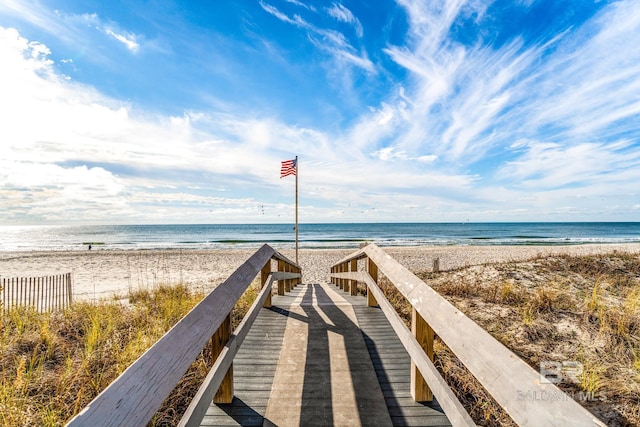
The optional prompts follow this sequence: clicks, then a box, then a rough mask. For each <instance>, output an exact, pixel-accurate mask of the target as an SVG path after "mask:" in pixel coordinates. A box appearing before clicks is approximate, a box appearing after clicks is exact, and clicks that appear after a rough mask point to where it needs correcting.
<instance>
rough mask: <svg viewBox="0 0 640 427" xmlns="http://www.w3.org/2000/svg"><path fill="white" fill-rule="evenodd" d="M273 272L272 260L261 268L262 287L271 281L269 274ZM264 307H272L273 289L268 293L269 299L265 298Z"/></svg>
mask: <svg viewBox="0 0 640 427" xmlns="http://www.w3.org/2000/svg"><path fill="white" fill-rule="evenodd" d="M270 274H271V261H268V262H267V263H266V264H265V265H264V267H262V270H260V288H261V289H262V288H264V287H265V286H266V285H267V283H269V275H270ZM263 307H265V308H271V290H269V293H268V295H267V299H265V300H264V305H263Z"/></svg>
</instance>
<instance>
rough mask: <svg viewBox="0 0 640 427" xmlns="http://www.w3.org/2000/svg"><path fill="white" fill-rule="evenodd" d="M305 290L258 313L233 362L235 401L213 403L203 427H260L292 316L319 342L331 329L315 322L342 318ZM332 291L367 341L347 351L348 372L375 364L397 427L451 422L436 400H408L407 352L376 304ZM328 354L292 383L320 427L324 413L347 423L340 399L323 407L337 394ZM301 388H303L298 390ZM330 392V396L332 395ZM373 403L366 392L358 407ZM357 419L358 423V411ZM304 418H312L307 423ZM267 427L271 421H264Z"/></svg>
mask: <svg viewBox="0 0 640 427" xmlns="http://www.w3.org/2000/svg"><path fill="white" fill-rule="evenodd" d="M316 286H317V285H316ZM329 286H330V285H329ZM308 289H309V288H307V287H306V285H302V286H298V287H297V288H296V289H294V290H293V291H292V292H290V293H287V295H285V296H274V297H273V301H272V304H273V307H272V308H271V309H262V310H261V313H260V315H259V317H258V319H257V320H256V323H255V324H254V326H253V328H252V329H251V331H250V332H249V335H248V336H247V338H246V339H245V341H244V343H243V344H242V347H241V348H240V350H239V352H238V354H237V356H236V358H235V360H234V385H235V398H234V400H233V402H232V403H231V404H227V405H216V404H212V405H211V406H210V408H209V410H208V411H207V414H206V416H205V418H204V419H203V421H202V424H201V425H202V426H220V425H225V426H227V425H229V426H238V425H243V426H249V425H263V423H264V417H265V414H266V413H267V407H268V402H269V397H270V392H271V391H272V388H273V387H274V385H273V381H274V376H275V373H276V369H277V366H278V359H279V357H281V354H280V351H281V347H282V343H283V340H284V337H285V327H286V324H287V319H288V317H289V316H293V318H294V319H298V320H301V321H307V322H308V324H309V325H310V326H309V332H308V333H309V334H310V335H311V336H315V337H322V336H323V335H322V334H323V333H326V332H325V331H326V330H327V329H328V330H331V329H332V327H331V326H327V325H326V324H325V323H324V322H322V323H321V324H320V323H317V324H316V322H319V321H322V316H323V315H324V316H325V317H326V316H328V317H329V318H331V319H333V320H335V319H341V318H342V317H341V316H342V312H340V311H334V310H335V307H334V306H333V305H332V303H331V302H329V301H327V300H324V299H322V301H320V302H318V303H317V305H313V306H312V305H311V297H310V293H309V291H308ZM334 289H335V290H336V292H338V293H339V295H340V296H341V297H342V298H344V299H345V300H346V301H345V302H344V304H346V305H350V306H351V307H353V311H354V313H355V317H356V319H357V323H358V326H359V327H360V330H361V334H362V339H363V341H364V345H363V346H362V347H357V346H351V347H350V348H349V352H348V354H349V357H348V366H347V369H348V370H351V371H353V370H356V371H358V372H359V370H361V369H365V368H366V367H367V366H369V367H371V366H372V368H373V370H374V371H375V378H376V379H377V381H378V384H379V387H380V391H379V392H378V393H380V392H381V393H382V396H383V400H384V402H385V403H386V406H387V410H388V414H389V416H390V419H391V422H392V423H393V425H395V426H447V425H450V423H449V422H448V420H447V418H446V416H445V415H444V414H443V412H442V410H441V408H440V407H439V406H438V404H437V402H434V403H432V404H421V403H416V402H414V401H413V399H412V398H411V396H410V391H409V387H410V358H409V355H408V354H407V353H406V351H405V349H404V347H403V345H402V343H401V342H400V340H399V339H398V338H397V336H396V335H395V333H394V332H393V330H392V328H391V326H390V325H389V323H388V321H387V320H386V318H385V316H384V314H383V313H382V312H381V310H380V309H378V308H375V307H366V299H365V298H364V297H362V296H359V297H355V296H349V295H348V294H347V293H345V292H342V291H340V290H339V289H338V288H334ZM296 298H297V300H296ZM296 301H297V302H296ZM314 301H315V300H314ZM292 304H294V306H292ZM295 304H298V305H297V306H296V305H295ZM342 308H344V307H342ZM306 350H307V353H316V354H322V352H325V353H326V352H327V342H326V341H323V340H321V339H320V340H309V342H308V346H306ZM332 356H333V355H332ZM328 357H329V356H328V355H327V357H326V358H322V357H320V358H317V359H313V358H309V359H308V360H305V366H306V368H305V374H304V383H295V381H296V380H293V379H292V380H293V381H294V383H291V384H290V387H305V391H304V402H305V403H304V411H305V413H307V416H309V414H312V413H317V414H318V422H317V425H322V424H323V423H322V422H320V421H319V420H326V419H327V418H326V415H327V414H326V411H327V410H328V411H333V412H334V415H333V418H331V416H329V419H330V420H332V424H335V425H341V424H342V425H346V422H345V420H343V419H341V418H340V415H339V414H338V412H337V411H339V409H340V408H337V407H335V405H336V403H335V399H334V402H333V404H332V403H331V402H329V403H328V404H327V402H326V399H327V394H329V396H328V397H329V398H331V391H330V390H335V388H333V389H331V388H330V387H331V375H330V374H329V371H328V369H327V367H326V366H325V365H326V364H327V363H328V361H329V360H328ZM343 369H344V368H343ZM332 375H335V374H332ZM351 381H352V382H353V387H354V388H362V387H363V386H365V387H366V386H367V384H366V381H365V380H362V379H361V378H360V377H359V376H358V375H356V376H351ZM374 381H375V379H374ZM363 382H364V383H363ZM308 383H311V384H318V385H319V387H317V388H313V387H307V386H305V385H304V384H307V385H308ZM334 386H335V384H334ZM298 391H300V390H299V389H298ZM327 391H329V392H328V393H327ZM334 397H335V396H334ZM375 403H377V401H376V402H372V401H370V398H369V396H367V395H362V394H361V395H359V396H357V404H358V406H360V405H373V404H375ZM338 406H339V405H338ZM286 410H287V412H291V414H292V416H293V417H294V418H295V417H298V418H297V419H300V411H301V410H302V409H301V407H300V402H298V403H297V404H296V403H294V402H292V404H291V405H290V406H289V407H288V408H286ZM366 416H367V414H360V422H361V423H363V424H365V421H366V424H367V425H368V424H372V423H373V424H375V422H374V420H372V419H371V418H366ZM385 416H386V415H385ZM322 417H325V418H322ZM363 417H364V418H363ZM356 418H358V415H357V414H356ZM305 419H306V420H307V421H308V420H309V418H305ZM293 424H295V423H293ZM265 425H270V424H269V423H268V422H267V423H265Z"/></svg>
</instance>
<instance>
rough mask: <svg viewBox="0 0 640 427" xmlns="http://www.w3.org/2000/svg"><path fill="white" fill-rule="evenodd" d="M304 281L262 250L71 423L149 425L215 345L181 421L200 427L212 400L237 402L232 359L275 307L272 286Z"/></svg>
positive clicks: (295, 268) (278, 256)
mask: <svg viewBox="0 0 640 427" xmlns="http://www.w3.org/2000/svg"><path fill="white" fill-rule="evenodd" d="M272 259H273V260H276V261H277V268H278V271H274V272H272V269H271V260H272ZM258 274H260V282H261V285H262V290H261V292H260V293H259V295H258V297H257V298H256V301H255V302H254V303H253V305H252V306H251V308H250V309H249V312H248V313H247V314H246V315H245V317H244V318H243V320H242V322H241V323H240V325H239V326H238V327H237V328H236V330H235V331H234V332H233V333H232V332H231V310H232V309H233V307H234V306H235V304H236V302H237V301H238V299H239V298H240V297H241V296H242V294H243V293H244V292H245V291H246V289H247V288H248V287H249V286H250V285H251V283H252V281H253V280H254V278H256V276H257V275H258ZM300 277H301V270H300V267H299V266H298V265H297V264H296V263H294V262H293V261H290V260H289V259H288V258H286V257H285V256H283V255H282V254H280V253H278V252H277V251H275V250H274V249H273V248H271V247H270V246H268V245H264V246H262V247H261V248H260V249H259V250H258V251H257V252H255V253H254V254H253V255H252V256H251V257H250V258H249V259H248V260H247V261H246V262H245V263H244V264H242V265H241V266H240V267H239V268H238V269H237V270H236V271H235V272H234V273H233V274H231V276H229V278H228V279H227V280H226V281H224V282H223V283H222V284H220V285H219V286H217V287H216V288H215V289H214V290H213V291H211V293H209V294H208V295H207V296H206V297H205V298H204V299H203V300H202V301H201V302H200V303H199V304H198V305H197V306H196V307H194V308H193V309H192V310H191V311H190V312H189V313H188V314H187V315H186V316H185V317H183V318H182V319H181V320H180V321H179V322H178V323H177V324H176V325H175V326H174V327H173V328H171V330H170V331H169V332H167V333H166V334H165V335H164V336H163V337H162V338H160V340H158V342H156V343H155V344H154V345H153V346H152V347H151V348H149V350H147V351H146V352H145V353H144V354H143V355H142V356H140V358H139V359H138V360H136V361H135V362H134V363H133V364H132V365H131V366H130V367H129V368H127V369H126V370H125V371H124V373H123V374H122V375H120V376H119V377H118V378H117V379H116V380H115V381H114V382H113V383H111V384H110V385H109V386H108V387H107V388H106V389H105V390H104V391H103V392H102V393H100V395H99V396H98V397H96V398H95V399H94V400H93V401H92V402H91V403H90V404H89V405H88V406H87V407H86V408H84V409H83V410H82V411H81V412H80V413H79V414H78V415H77V416H75V417H74V418H73V419H72V420H71V421H70V422H69V423H68V424H67V425H68V426H74V427H76V426H88V427H98V426H143V425H146V424H147V422H149V420H151V418H152V417H153V416H154V414H155V413H156V412H157V410H158V408H159V407H160V405H161V404H162V402H163V401H164V400H165V399H166V397H167V396H169V394H170V393H171V392H172V391H173V389H174V388H175V386H176V385H177V384H178V382H179V381H180V379H181V378H182V376H183V375H184V374H185V372H186V371H187V369H188V368H189V366H191V364H192V363H193V362H194V360H195V359H196V358H197V356H198V355H199V354H200V352H201V351H202V350H203V348H204V347H205V346H206V345H207V344H208V343H209V342H211V344H212V347H213V354H214V358H216V360H215V362H214V365H213V367H212V368H211V370H210V372H209V374H208V375H207V377H206V379H205V380H204V382H203V384H202V385H201V387H200V388H199V390H198V392H197V395H196V397H195V398H194V399H193V401H192V403H191V405H190V406H189V408H188V409H187V411H186V414H185V415H184V417H183V418H182V420H181V422H180V425H183V426H192V425H199V423H200V421H201V420H202V419H203V417H204V415H205V413H206V410H207V407H208V406H209V405H210V404H211V401H212V399H213V401H215V402H217V403H230V402H231V400H232V399H233V358H234V356H235V355H236V353H237V351H238V348H239V347H240V344H242V341H243V340H244V338H245V336H246V335H247V332H248V331H249V329H250V328H251V325H252V324H253V322H254V320H255V319H256V317H257V316H258V312H259V309H260V308H261V307H263V306H266V307H270V306H271V288H272V285H273V282H274V281H278V291H279V292H280V290H282V293H284V292H285V291H286V290H287V289H291V288H292V287H294V286H295V285H296V284H297V283H299V282H300Z"/></svg>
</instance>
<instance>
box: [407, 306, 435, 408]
mask: <svg viewBox="0 0 640 427" xmlns="http://www.w3.org/2000/svg"><path fill="white" fill-rule="evenodd" d="M411 332H412V333H413V336H414V337H416V340H417V341H418V343H419V344H420V346H421V347H422V348H423V349H424V352H425V353H426V354H427V356H428V357H429V359H431V361H432V362H433V336H434V333H433V329H431V326H429V324H428V323H427V322H426V321H425V320H424V319H423V318H422V316H420V314H419V313H418V312H417V311H416V309H415V308H412V309H411ZM411 396H412V397H413V399H414V400H415V401H416V402H431V401H432V400H433V392H432V391H431V389H430V388H429V386H428V385H427V382H426V381H425V380H424V378H423V377H422V374H421V373H420V371H418V368H416V365H415V363H414V362H413V360H411Z"/></svg>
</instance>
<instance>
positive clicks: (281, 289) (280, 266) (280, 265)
mask: <svg viewBox="0 0 640 427" xmlns="http://www.w3.org/2000/svg"><path fill="white" fill-rule="evenodd" d="M278 271H284V261H282V260H280V259H279V260H278ZM278 295H280V296H282V295H284V280H278Z"/></svg>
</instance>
